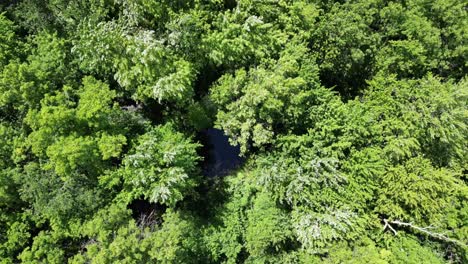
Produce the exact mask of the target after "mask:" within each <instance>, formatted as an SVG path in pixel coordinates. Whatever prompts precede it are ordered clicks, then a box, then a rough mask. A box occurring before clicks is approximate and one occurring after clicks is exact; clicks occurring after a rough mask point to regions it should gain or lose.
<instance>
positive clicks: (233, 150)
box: [199, 128, 244, 177]
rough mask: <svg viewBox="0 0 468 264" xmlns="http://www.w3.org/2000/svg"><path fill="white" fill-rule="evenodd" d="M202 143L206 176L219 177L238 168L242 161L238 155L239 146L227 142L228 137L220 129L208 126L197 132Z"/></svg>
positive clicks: (203, 166)
mask: <svg viewBox="0 0 468 264" xmlns="http://www.w3.org/2000/svg"><path fill="white" fill-rule="evenodd" d="M199 139H200V141H201V143H202V144H203V149H202V155H203V156H204V159H205V160H204V162H203V164H202V169H203V174H204V175H206V176H208V177H220V176H225V175H227V174H228V173H229V172H230V171H232V170H234V169H236V168H238V167H239V166H240V165H242V163H243V162H244V158H242V157H240V156H239V154H240V148H239V146H232V145H231V144H229V139H228V137H227V136H226V135H224V133H223V131H222V130H219V129H215V128H209V129H206V130H203V131H201V132H200V133H199Z"/></svg>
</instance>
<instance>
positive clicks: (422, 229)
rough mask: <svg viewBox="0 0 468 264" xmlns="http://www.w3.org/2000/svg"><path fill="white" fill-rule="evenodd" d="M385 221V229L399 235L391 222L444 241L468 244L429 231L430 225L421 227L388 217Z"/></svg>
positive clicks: (464, 245) (461, 244)
mask: <svg viewBox="0 0 468 264" xmlns="http://www.w3.org/2000/svg"><path fill="white" fill-rule="evenodd" d="M383 221H384V223H385V226H384V230H385V229H387V228H389V229H390V230H391V231H392V232H393V233H394V234H395V235H397V231H396V230H395V229H394V228H393V227H392V226H391V224H393V225H398V226H404V227H409V228H412V229H415V230H417V231H419V232H421V233H424V234H426V235H429V236H430V237H433V238H437V239H439V240H443V241H446V242H451V243H454V244H457V245H460V246H463V247H466V246H468V245H467V244H465V243H463V242H461V241H459V240H456V239H453V238H450V237H447V236H445V235H444V234H440V233H435V232H431V231H429V229H431V228H432V227H431V226H429V227H419V226H415V225H413V224H412V223H405V222H401V221H398V220H394V221H389V220H387V219H383Z"/></svg>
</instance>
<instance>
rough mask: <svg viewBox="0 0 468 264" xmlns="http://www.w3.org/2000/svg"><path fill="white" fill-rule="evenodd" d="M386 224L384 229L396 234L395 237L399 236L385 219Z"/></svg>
mask: <svg viewBox="0 0 468 264" xmlns="http://www.w3.org/2000/svg"><path fill="white" fill-rule="evenodd" d="M383 221H384V223H385V226H384V227H383V229H384V230H385V229H387V227H388V228H389V229H390V230H391V231H392V232H393V233H394V234H395V236H396V235H397V231H396V230H395V229H393V227H392V226H391V225H390V224H389V223H388V220H387V219H384V220H383Z"/></svg>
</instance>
